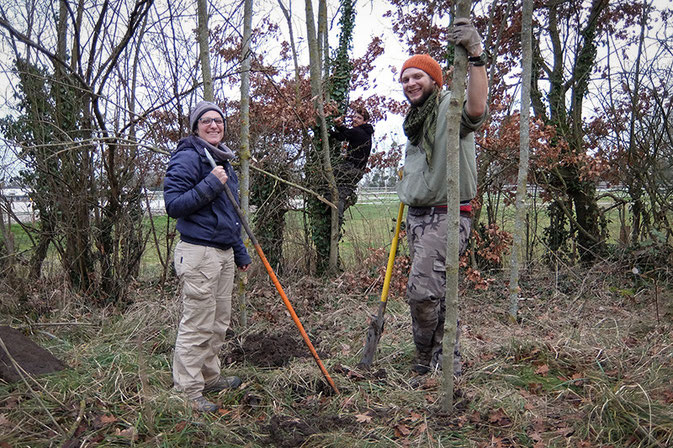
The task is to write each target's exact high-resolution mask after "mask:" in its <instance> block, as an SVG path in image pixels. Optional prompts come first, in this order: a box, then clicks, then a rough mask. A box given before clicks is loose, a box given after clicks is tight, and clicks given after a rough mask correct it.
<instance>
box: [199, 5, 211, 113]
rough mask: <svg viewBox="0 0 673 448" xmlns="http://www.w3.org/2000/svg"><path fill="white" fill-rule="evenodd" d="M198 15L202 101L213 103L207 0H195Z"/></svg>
mask: <svg viewBox="0 0 673 448" xmlns="http://www.w3.org/2000/svg"><path fill="white" fill-rule="evenodd" d="M197 2H198V6H197V7H198V14H199V32H198V35H199V59H201V75H202V76H203V99H204V100H206V101H211V102H212V101H214V99H215V93H214V90H213V75H212V72H211V69H210V44H209V37H208V0H197Z"/></svg>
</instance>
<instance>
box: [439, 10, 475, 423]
mask: <svg viewBox="0 0 673 448" xmlns="http://www.w3.org/2000/svg"><path fill="white" fill-rule="evenodd" d="M471 4H472V2H471V0H458V2H457V3H456V13H455V15H454V20H455V19H458V18H463V17H469V14H470V6H471ZM466 76H467V52H466V51H465V49H464V48H463V47H462V46H455V47H454V57H453V81H452V83H451V98H450V99H449V109H448V111H447V118H446V123H447V127H446V133H447V135H448V139H447V140H448V141H447V146H448V151H447V152H446V153H447V156H446V170H447V171H446V177H447V191H446V197H447V216H446V221H447V226H448V229H447V238H446V262H445V265H446V267H445V268H446V297H445V304H446V314H445V320H444V338H443V340H442V347H444V349H443V350H442V371H443V373H442V386H441V399H440V400H441V405H440V406H441V409H442V411H444V412H449V411H451V410H452V409H453V359H454V346H455V344H456V338H457V337H458V326H457V324H458V270H459V267H460V266H459V255H458V253H459V250H460V237H459V231H460V188H459V185H460V169H459V166H460V120H461V115H462V109H463V99H464V98H465V78H466Z"/></svg>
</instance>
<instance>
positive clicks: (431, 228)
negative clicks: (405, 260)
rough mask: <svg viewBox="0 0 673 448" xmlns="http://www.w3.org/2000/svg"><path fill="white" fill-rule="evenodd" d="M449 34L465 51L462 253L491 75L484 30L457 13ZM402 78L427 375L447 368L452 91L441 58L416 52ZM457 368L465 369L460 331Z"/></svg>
mask: <svg viewBox="0 0 673 448" xmlns="http://www.w3.org/2000/svg"><path fill="white" fill-rule="evenodd" d="M449 40H450V41H451V42H452V43H453V44H454V45H461V46H462V47H463V48H465V50H467V55H468V61H469V68H468V80H467V92H466V99H465V103H464V104H463V114H462V119H461V123H460V166H459V170H460V182H459V188H460V232H459V233H460V252H461V254H462V253H463V252H464V251H465V249H466V248H467V241H468V238H469V235H470V231H471V229H472V220H471V213H472V208H471V205H470V201H471V200H472V199H473V198H474V197H475V196H476V194H477V166H476V156H475V146H474V131H476V130H477V129H479V127H481V125H482V124H483V123H484V122H485V121H486V116H487V114H488V107H487V105H486V98H487V95H488V79H487V76H486V67H485V64H486V59H485V57H484V54H483V49H482V46H481V37H480V36H479V33H478V32H477V30H476V29H475V28H474V26H473V25H472V24H471V23H470V21H469V20H467V19H456V21H455V22H454V25H453V27H452V28H451V30H450V32H449ZM400 82H401V84H402V88H403V90H404V96H406V98H407V100H408V101H409V103H410V105H411V107H410V108H409V111H408V113H407V116H406V118H405V120H404V133H405V135H406V136H407V138H408V139H409V140H408V142H407V146H406V150H405V159H404V172H403V175H402V180H401V181H400V182H399V183H398V185H397V194H398V196H399V197H400V200H401V201H402V202H403V203H404V204H406V205H407V206H408V213H407V227H406V228H407V238H408V240H409V251H410V253H411V258H412V262H411V271H410V273H409V280H408V284H407V301H408V303H409V308H410V311H411V319H412V327H413V336H414V343H415V345H416V360H415V363H414V366H413V370H414V371H415V372H416V373H418V374H421V375H423V374H425V373H427V372H429V371H430V370H432V369H439V368H441V353H442V337H443V334H444V312H445V304H444V297H445V294H446V275H445V272H446V271H445V262H446V238H447V231H448V224H447V219H446V218H447V213H446V212H447V210H446V204H447V197H446V191H447V167H446V151H447V143H448V135H447V132H446V128H447V123H446V120H447V118H446V114H447V110H448V107H449V97H450V94H449V92H447V91H442V89H441V88H442V85H443V76H442V68H441V67H440V65H439V63H438V62H437V61H436V60H435V59H433V58H432V57H431V56H429V55H427V54H417V55H414V56H412V57H410V58H409V59H407V61H406V62H405V63H404V65H403V66H402V70H401V75H400ZM454 352H455V358H454V366H453V370H454V373H455V374H456V375H460V373H461V365H460V350H459V345H458V337H456V344H455V347H454Z"/></svg>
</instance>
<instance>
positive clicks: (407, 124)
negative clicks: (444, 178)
mask: <svg viewBox="0 0 673 448" xmlns="http://www.w3.org/2000/svg"><path fill="white" fill-rule="evenodd" d="M438 108H439V89H435V91H434V92H432V95H430V96H429V97H428V99H427V100H425V102H424V103H423V105H422V106H420V107H417V106H411V109H409V112H408V113H407V117H406V118H405V119H404V135H406V136H407V138H408V139H409V141H410V142H411V144H412V145H415V146H419V145H420V146H421V147H422V148H423V150H424V151H425V159H426V160H427V162H428V166H430V161H431V160H432V148H433V147H434V145H435V133H436V131H437V109H438Z"/></svg>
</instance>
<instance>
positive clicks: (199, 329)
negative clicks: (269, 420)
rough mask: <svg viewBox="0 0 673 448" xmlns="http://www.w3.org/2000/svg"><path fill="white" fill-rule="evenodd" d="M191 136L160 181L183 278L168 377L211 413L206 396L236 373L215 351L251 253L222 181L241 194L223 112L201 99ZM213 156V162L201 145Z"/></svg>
mask: <svg viewBox="0 0 673 448" xmlns="http://www.w3.org/2000/svg"><path fill="white" fill-rule="evenodd" d="M189 125H190V128H191V130H192V135H190V136H188V137H185V138H183V139H182V140H180V142H179V143H178V147H177V149H176V150H175V152H174V153H173V154H172V156H171V161H170V163H169V165H168V170H167V171H166V178H165V180H164V202H165V205H166V211H167V212H168V216H170V217H171V218H176V219H177V220H178V222H177V226H176V228H177V229H178V231H179V232H180V241H179V242H178V244H177V245H176V247H175V270H176V272H177V275H178V277H179V278H180V283H181V299H182V303H183V312H182V318H181V320H180V325H179V327H178V336H177V340H176V342H175V353H174V356H173V382H174V386H175V389H176V390H178V391H179V392H181V393H183V394H184V395H185V396H186V397H187V398H188V399H189V400H190V401H191V404H192V406H193V408H194V409H196V410H198V411H202V412H214V411H216V410H217V409H218V408H219V406H217V405H216V404H214V403H212V402H210V401H209V400H208V399H206V398H205V397H204V396H203V393H204V392H206V393H207V392H219V391H221V390H223V389H226V388H236V387H238V386H239V385H240V384H241V380H240V378H238V377H235V376H228V377H225V376H222V375H221V372H220V359H219V356H218V355H219V352H220V349H221V348H222V345H223V344H224V338H225V334H226V332H227V329H228V328H229V324H230V322H231V292H232V289H233V285H234V274H235V267H234V266H238V268H239V269H240V270H242V271H246V270H247V269H248V267H249V266H250V263H251V259H250V256H249V255H248V251H247V250H246V248H245V246H244V245H243V241H242V239H241V224H240V222H239V219H238V215H237V214H236V210H235V209H234V207H233V205H232V204H231V203H230V202H229V200H228V199H227V197H226V195H225V194H224V186H225V184H226V185H228V186H229V189H230V190H231V191H232V193H233V194H234V196H236V197H237V196H238V179H237V177H236V173H235V172H234V170H233V168H232V167H231V164H230V163H229V161H230V160H231V159H233V158H234V153H233V152H232V151H231V150H230V149H229V148H227V147H226V146H225V145H223V144H222V138H223V137H224V131H225V127H226V123H225V119H224V114H223V113H222V110H221V109H220V108H219V107H218V106H217V105H215V104H213V103H210V102H207V101H202V102H200V103H198V104H197V105H196V107H195V108H194V110H193V111H192V112H191V113H190V115H189ZM206 150H207V151H208V152H210V154H211V155H212V156H213V158H214V159H215V161H216V163H217V166H216V167H215V168H211V165H210V163H209V162H208V159H207V156H206V153H205V151H206Z"/></svg>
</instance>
